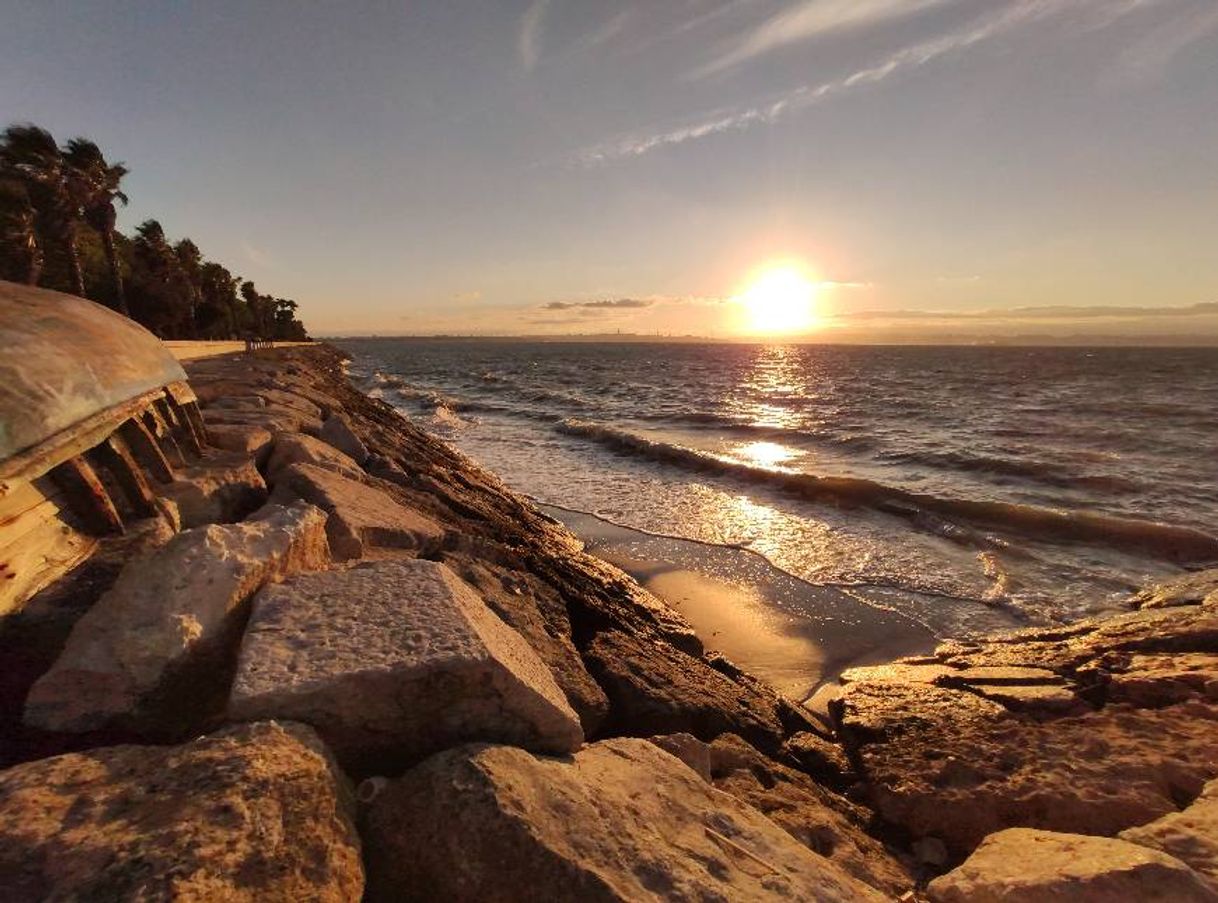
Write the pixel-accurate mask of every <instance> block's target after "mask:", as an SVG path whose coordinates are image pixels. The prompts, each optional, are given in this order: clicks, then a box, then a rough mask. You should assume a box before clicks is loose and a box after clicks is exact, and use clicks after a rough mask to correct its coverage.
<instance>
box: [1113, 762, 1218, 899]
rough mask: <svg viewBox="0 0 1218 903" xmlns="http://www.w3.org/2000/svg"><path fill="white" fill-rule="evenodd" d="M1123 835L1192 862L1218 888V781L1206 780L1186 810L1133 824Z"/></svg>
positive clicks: (1217, 889)
mask: <svg viewBox="0 0 1218 903" xmlns="http://www.w3.org/2000/svg"><path fill="white" fill-rule="evenodd" d="M1120 836H1121V838H1122V839H1123V840H1128V841H1129V842H1130V843H1136V844H1141V845H1142V846H1144V847H1153V848H1154V849H1156V850H1162V851H1163V852H1164V853H1168V854H1170V855H1172V856H1175V857H1176V858H1177V859H1179V860H1181V861H1182V862H1186V863H1188V865H1190V866H1191V867H1192V868H1193V869H1194V870H1195V871H1196V872H1197V873H1198V874H1200V875H1201V876H1202V877H1203V878H1204V879H1206V881H1207V882H1208V883H1209V885H1210V887H1211V888H1213V889H1214V890H1215V891H1218V781H1210V782H1209V783H1208V784H1206V785H1205V789H1204V790H1203V791H1202V792H1201V796H1199V797H1198V798H1197V799H1196V800H1194V801H1193V803H1192V804H1191V805H1189V806H1188V807H1187V808H1185V809H1184V811H1182V812H1171V813H1169V814H1167V815H1165V816H1163V817H1162V818H1160V819H1158V820H1156V821H1152V822H1151V823H1150V824H1148V825H1140V826H1139V827H1136V828H1129V829H1127V830H1125V831H1122V832H1121V835H1120Z"/></svg>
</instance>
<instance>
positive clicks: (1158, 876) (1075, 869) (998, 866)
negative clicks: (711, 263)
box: [927, 828, 1218, 903]
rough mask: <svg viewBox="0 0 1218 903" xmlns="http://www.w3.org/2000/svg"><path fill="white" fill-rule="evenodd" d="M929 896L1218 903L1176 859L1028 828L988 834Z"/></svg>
mask: <svg viewBox="0 0 1218 903" xmlns="http://www.w3.org/2000/svg"><path fill="white" fill-rule="evenodd" d="M927 891H928V893H929V895H930V898H931V900H933V901H935V903H1000V901H1001V903H1045V901H1053V900H1062V901H1066V900H1079V901H1096V903H1102V901H1112V903H1118V901H1120V903H1124V901H1133V900H1138V901H1142V900H1145V901H1150V900H1162V901H1165V903H1166V901H1171V903H1214V901H1218V893H1216V892H1215V891H1213V890H1211V889H1210V888H1208V887H1206V885H1205V884H1204V883H1203V882H1202V881H1201V879H1200V878H1199V877H1198V876H1197V874H1196V873H1195V872H1194V871H1193V870H1192V869H1190V868H1189V867H1188V866H1187V865H1185V864H1184V863H1183V862H1181V861H1180V860H1178V859H1176V858H1174V857H1172V856H1168V855H1166V854H1164V853H1160V852H1158V851H1156V850H1149V849H1146V848H1145V847H1139V846H1136V845H1135V844H1132V843H1127V842H1125V841H1123V840H1114V839H1112V838H1108V837H1087V836H1083V835H1080V834H1057V833H1054V832H1051V831H1034V830H1031V829H1028V828H1010V829H1008V830H1006V831H1001V832H999V833H997V834H994V835H992V836H990V837H987V838H986V840H985V842H984V843H983V844H981V846H980V847H978V848H977V851H976V852H975V853H973V855H972V856H970V857H969V858H968V860H967V861H966V862H965V863H964V864H963V865H961V866H960V867H959V868H957V869H955V870H954V871H952V872H949V873H948V874H946V875H944V876H942V877H941V878H936V879H935V880H934V881H932V882H931V883H930V886H929V887H928V889H927Z"/></svg>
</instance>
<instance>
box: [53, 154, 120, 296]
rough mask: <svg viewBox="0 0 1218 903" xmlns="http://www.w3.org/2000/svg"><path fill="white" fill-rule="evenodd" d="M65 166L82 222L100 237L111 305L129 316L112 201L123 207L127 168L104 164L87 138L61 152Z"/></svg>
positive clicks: (104, 160)
mask: <svg viewBox="0 0 1218 903" xmlns="http://www.w3.org/2000/svg"><path fill="white" fill-rule="evenodd" d="M63 158H64V162H65V163H66V164H67V167H68V181H69V190H70V194H71V196H72V197H73V199H74V200H75V201H76V202H77V203H79V204H80V209H81V210H82V212H83V214H84V219H85V222H87V223H88V224H89V225H90V226H92V227H93V228H94V229H95V230H96V231H97V233H98V235H100V236H101V240H102V248H103V249H104V250H105V252H106V265H107V266H108V267H109V269H110V282H111V284H112V285H113V287H114V303H115V307H116V308H117V309H118V310H119V312H120V313H122V314H124V315H125V316H131V312H130V311H129V310H128V309H127V298H126V295H125V293H124V292H123V274H122V271H121V270H120V269H119V264H118V251H117V250H116V248H115V245H114V232H115V222H116V220H117V219H118V212H117V211H116V210H115V209H114V202H115V201H118V202H119V203H120V204H123V205H124V206H126V204H127V195H125V194H123V192H122V191H120V190H119V184H120V183H121V182H122V180H123V176H125V175H127V171H128V170H127V167H125V166H124V165H123V164H122V163H107V162H106V158H105V156H103V155H102V152H101V149H100V148H99V147H98V146H97V145H96V144H94V143H93V142H92V141H90V140H89V139H87V138H73V139H72V140H71V141H69V142H68V145H67V147H66V148H65V149H64V152H63Z"/></svg>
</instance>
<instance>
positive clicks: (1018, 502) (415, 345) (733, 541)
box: [337, 338, 1218, 658]
mask: <svg viewBox="0 0 1218 903" xmlns="http://www.w3.org/2000/svg"><path fill="white" fill-rule="evenodd" d="M337 344H339V345H340V346H342V347H343V348H345V349H346V350H347V351H348V352H350V353H351V354H352V355H353V360H352V363H351V373H352V376H353V377H354V378H355V380H356V382H357V384H359V385H360V386H361V387H362V388H364V389H365V390H366V391H368V392H370V393H371V394H373V395H375V396H378V397H380V398H382V399H384V400H385V401H386V402H388V403H390V404H392V405H393V406H394V407H395V408H397V409H398V410H399V411H400V412H401V413H403V414H404V415H406V416H407V417H409V418H410V419H412V420H413V421H415V422H416V423H418V424H419V425H420V426H422V427H423V428H424V429H426V430H428V431H430V432H432V433H434V434H435V435H437V436H439V437H440V438H442V439H444V440H445V441H447V442H449V443H451V444H452V445H454V446H455V447H456V448H457V449H459V450H460V451H462V452H464V453H465V454H466V455H467V456H469V457H470V458H472V459H474V460H475V461H476V462H477V463H479V464H481V465H483V466H484V467H486V468H488V469H489V470H491V471H493V472H494V473H495V474H497V475H498V476H499V477H500V478H501V479H502V480H503V481H505V482H506V483H507V485H508V486H510V487H511V488H513V489H515V490H517V491H519V492H521V493H524V494H525V495H527V496H530V497H531V498H532V499H534V500H535V501H536V502H537V503H538V504H540V505H542V506H543V508H544V510H546V511H547V512H548V513H550V514H551V515H553V516H555V517H557V518H558V519H559V520H562V521H564V522H566V523H567V524H568V525H569V526H571V527H572V528H573V529H574V530H575V531H576V532H577V534H581V535H585V536H587V537H589V538H590V540H592V541H593V543H594V544H595V543H600V544H601V545H603V546H605V547H606V549H607V550H608V552H609V553H613V554H608V555H607V557H610V558H611V559H612V558H613V557H614V554H616V555H617V557H619V558H621V559H622V560H626V561H631V562H639V561H644V560H648V559H654V558H656V557H657V556H659V557H661V558H667V559H673V560H676V559H680V561H677V562H676V563H677V564H679V565H680V566H681V567H683V568H689V569H693V570H701V571H702V572H710V573H711V574H712V575H713V576H714V577H715V578H716V579H720V580H727V581H732V580H735V579H739V580H741V581H747V580H752V579H754V577H755V572H756V571H757V569H758V567H762V568H763V569H765V570H766V573H767V574H768V575H769V577H768V578H766V579H768V580H769V581H770V583H771V584H772V585H773V586H778V585H779V584H780V583H781V584H782V585H784V586H785V585H787V584H790V585H792V586H797V587H803V588H804V589H805V590H808V589H809V588H811V589H817V588H820V589H822V590H824V592H821V593H819V594H818V593H816V592H807V591H806V592H803V593H799V592H785V591H784V592H772V593H769V594H768V596H767V598H768V599H769V600H770V601H771V602H772V603H773V604H774V605H776V606H779V607H782V606H783V605H784V604H785V605H786V609H787V611H786V614H787V615H788V616H789V617H791V618H796V619H798V618H799V617H803V616H806V617H808V618H810V619H812V620H813V621H815V619H816V617H817V612H816V611H815V610H813V609H815V607H816V605H817V604H818V603H817V599H820V600H822V602H823V601H824V600H826V599H831V598H837V599H840V598H844V597H843V596H842V594H846V595H848V596H849V598H851V599H854V600H855V601H856V602H858V603H859V604H861V605H866V606H871V607H872V608H873V609H875V610H879V611H885V612H890V613H896V614H898V615H899V616H900V617H901V618H903V619H910V620H913V621H916V622H917V624H919V625H921V626H922V627H923V628H924V629H925V631H926V632H927V633H928V634H929V635H931V636H933V637H934V638H935V639H942V638H944V637H960V636H969V635H976V634H979V633H987V632H991V631H993V630H997V629H1002V628H1008V627H1018V626H1024V625H1042V624H1054V623H1065V622H1070V621H1073V620H1076V619H1079V618H1082V617H1086V616H1088V615H1092V614H1097V613H1100V612H1104V611H1112V610H1117V609H1120V608H1121V607H1122V606H1123V605H1125V604H1127V602H1128V599H1129V597H1130V595H1131V593H1133V592H1134V591H1135V590H1136V589H1137V588H1139V587H1141V586H1142V585H1144V584H1146V583H1148V582H1151V581H1156V580H1159V579H1163V578H1166V577H1170V576H1173V575H1177V574H1180V573H1182V572H1184V571H1185V570H1188V569H1192V568H1199V567H1203V566H1205V565H1206V564H1214V563H1218V419H1216V414H1218V412H1216V407H1218V349H1179V348H1154V349H1151V348H1074V347H1070V348H1064V347H988V346H987V347H972V346H970V347H875V346H833V345H785V344H737V343H704V344H700V343H689V342H682V343H662V342H656V343H641V342H631V343H624V342H623V343H613V342H604V343H590V342H554V341H546V342H530V341H515V340H513V341H509V340H459V339H440V338H437V339H390V338H376V339H358V340H354V339H353V340H342V341H339V342H338V343H337ZM614 544H616V546H614ZM611 547H612V548H611ZM733 561H734V562H735V564H733V563H732V562H733ZM708 562H709V563H708ZM716 562H717V563H716ZM725 562H726V563H725ZM674 566H676V565H674ZM749 574H753V575H754V577H750V576H749ZM776 581H777V582H776ZM784 581H785V582H784ZM829 591H832V593H833V594H834V595H832V596H829V595H826V593H828V592H829ZM784 593H785V595H784ZM784 599H785V600H786V601H785V602H784ZM792 600H794V601H792ZM801 606H802V609H801ZM805 609H806V610H805ZM876 629H880V628H876ZM857 651H858V650H852V653H851V654H852V655H854V656H855V657H856V658H857V655H856V654H855V653H857Z"/></svg>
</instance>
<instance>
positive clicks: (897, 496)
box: [556, 419, 1218, 564]
mask: <svg viewBox="0 0 1218 903" xmlns="http://www.w3.org/2000/svg"><path fill="white" fill-rule="evenodd" d="M556 428H557V429H558V430H559V431H560V432H563V433H566V434H568V435H574V436H579V437H581V438H584V439H588V440H590V441H593V442H596V443H598V444H600V445H604V446H606V447H608V448H612V449H614V450H616V451H621V452H625V453H629V454H635V455H639V456H641V457H645V458H648V459H649V460H653V461H658V462H661V463H667V464H674V465H677V466H679V467H682V468H685V469H687V470H694V471H699V472H710V473H715V474H718V475H721V476H727V477H731V478H736V479H741V480H745V481H747V482H750V483H755V484H761V485H766V486H770V487H774V488H777V489H781V490H783V491H786V492H790V493H792V494H795V495H797V496H799V497H801V498H804V499H809V500H827V501H832V502H835V503H837V504H839V505H842V504H844V505H853V506H858V507H869V508H873V509H875V510H878V511H882V512H885V513H887V514H891V515H894V516H897V517H902V518H905V519H908V520H910V521H913V522H914V523H915V525H917V526H920V527H922V528H924V529H928V530H932V531H933V532H935V533H937V534H939V535H941V536H944V537H945V538H948V539H953V540H955V541H958V542H965V543H970V544H975V545H980V546H983V547H993V546H994V545H996V544H998V545H1001V542H1000V541H996V540H993V539H992V538H989V537H986V536H984V535H982V534H979V533H977V532H976V531H975V530H972V529H970V528H969V526H967V525H969V524H971V525H972V526H974V527H982V528H986V529H994V530H997V531H999V532H1006V533H1019V534H1022V535H1025V536H1030V537H1032V538H1036V537H1041V538H1048V539H1054V540H1058V541H1064V542H1088V543H1100V544H1103V545H1107V546H1111V547H1113V548H1117V549H1121V550H1124V551H1129V552H1134V553H1142V554H1146V553H1153V554H1155V555H1159V556H1162V557H1165V558H1168V559H1170V560H1173V561H1176V562H1179V563H1182V564H1197V563H1207V562H1211V561H1218V538H1215V537H1213V536H1211V535H1209V534H1208V533H1204V532H1202V531H1200V530H1195V529H1192V528H1190V527H1181V526H1176V525H1173V524H1165V523H1159V522H1155V521H1145V520H1138V519H1134V518H1122V517H1115V516H1109V515H1104V514H1098V513H1094V512H1087V511H1078V512H1073V511H1062V510H1060V509H1056V508H1041V507H1037V506H1034V505H1023V504H1017V503H1011V502H999V501H987V500H979V499H961V498H945V497H941V496H935V495H928V494H925V493H918V492H911V491H909V490H906V489H900V488H898V487H895V486H889V485H886V484H884V483H879V482H876V481H874V480H868V479H865V478H862V477H840V476H819V475H816V474H810V473H800V472H792V471H782V470H768V469H766V468H762V467H755V466H752V465H748V464H743V463H741V462H739V461H734V460H731V459H729V458H724V457H720V456H717V455H713V454H710V453H707V452H703V451H699V450H697V449H693V448H688V447H686V446H682V445H675V444H671V443H668V442H662V441H658V440H654V439H649V438H647V437H646V436H640V435H638V434H637V433H631V432H629V431H626V430H621V429H617V428H615V427H612V426H608V425H606V424H600V423H592V422H589V421H583V420H575V419H568V420H564V421H561V422H560V423H559V424H557V426H556ZM960 521H964V522H966V523H965V524H961V523H960Z"/></svg>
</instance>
